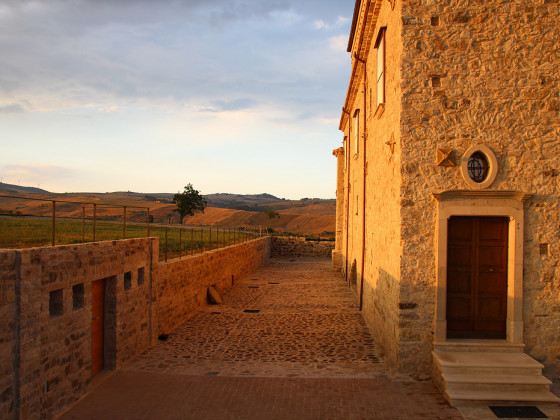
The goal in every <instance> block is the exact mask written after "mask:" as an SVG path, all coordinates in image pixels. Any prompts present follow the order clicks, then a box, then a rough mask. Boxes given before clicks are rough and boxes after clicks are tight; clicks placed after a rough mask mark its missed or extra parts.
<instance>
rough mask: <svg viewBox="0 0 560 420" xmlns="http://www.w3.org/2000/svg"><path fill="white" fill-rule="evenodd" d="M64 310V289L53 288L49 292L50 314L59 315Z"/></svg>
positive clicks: (51, 315)
mask: <svg viewBox="0 0 560 420" xmlns="http://www.w3.org/2000/svg"><path fill="white" fill-rule="evenodd" d="M63 312H64V305H63V293H62V289H58V290H53V291H52V292H50V293H49V315H50V317H51V319H52V318H56V317H59V316H61V315H62V314H63Z"/></svg>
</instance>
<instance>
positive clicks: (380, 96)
mask: <svg viewBox="0 0 560 420" xmlns="http://www.w3.org/2000/svg"><path fill="white" fill-rule="evenodd" d="M386 30H387V28H381V29H380V30H379V35H378V36H377V41H375V48H376V49H377V106H379V105H380V104H384V103H385V31H386Z"/></svg>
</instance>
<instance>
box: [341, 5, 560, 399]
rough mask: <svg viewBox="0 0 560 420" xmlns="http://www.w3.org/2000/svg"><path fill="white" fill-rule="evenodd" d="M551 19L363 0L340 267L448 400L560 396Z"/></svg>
mask: <svg viewBox="0 0 560 420" xmlns="http://www.w3.org/2000/svg"><path fill="white" fill-rule="evenodd" d="M559 6H560V4H559V2H558V0H530V1H526V0H523V1H522V0H509V1H503V0H474V1H473V0H454V1H437V0H357V1H356V6H355V10H354V18H353V22H352V29H351V33H350V39H349V43H348V52H350V53H351V59H352V72H351V78H350V84H349V87H348V93H347V96H346V100H345V102H344V104H343V109H342V115H341V118H340V126H339V128H340V130H341V131H343V133H344V142H343V147H341V148H339V149H336V150H335V151H334V152H333V154H334V155H335V156H336V157H337V163H338V164H337V167H338V182H337V183H338V185H337V199H338V201H337V244H336V249H335V251H334V252H333V262H334V265H335V267H336V268H337V269H339V270H341V271H342V273H343V274H344V277H345V279H346V280H347V281H348V283H349V284H350V285H351V286H352V287H354V288H355V290H356V296H357V299H359V303H360V306H361V308H362V310H363V314H364V317H365V318H366V320H367V322H368V324H369V326H370V328H371V329H372V332H373V334H374V336H375V337H376V339H377V342H378V344H379V345H380V346H381V347H382V348H383V351H384V354H385V357H386V359H387V361H388V362H389V364H390V365H391V366H392V368H393V369H394V370H395V371H396V372H402V373H405V374H411V375H413V376H415V377H417V378H429V377H433V379H434V380H435V382H436V383H437V384H438V386H440V387H441V390H442V392H444V395H445V396H446V398H447V399H448V400H449V401H450V402H451V403H452V404H459V403H461V402H464V401H468V400H494V401H508V400H517V401H533V402H539V401H541V402H546V401H548V402H555V401H556V402H557V401H558V399H557V398H556V397H554V395H553V394H551V393H550V392H549V390H548V389H549V388H548V384H549V383H550V382H549V381H548V380H547V379H546V378H545V377H543V376H541V374H540V372H541V369H542V368H543V365H544V368H545V371H544V372H545V374H546V375H547V376H549V377H550V376H556V377H557V376H558V375H559V373H560V241H559V238H560V188H559V183H558V180H559V176H558V175H559V173H560V113H559V110H560V73H559V72H558V68H559V67H560V7H559ZM535 359H536V360H535ZM537 361H538V362H540V363H538V362H537Z"/></svg>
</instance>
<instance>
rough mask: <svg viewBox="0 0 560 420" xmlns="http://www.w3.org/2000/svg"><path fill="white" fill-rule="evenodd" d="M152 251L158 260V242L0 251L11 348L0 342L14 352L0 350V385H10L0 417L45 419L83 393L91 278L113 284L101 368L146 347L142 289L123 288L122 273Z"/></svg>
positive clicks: (87, 372) (4, 316) (87, 368)
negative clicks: (108, 344) (109, 332)
mask: <svg viewBox="0 0 560 420" xmlns="http://www.w3.org/2000/svg"><path fill="white" fill-rule="evenodd" d="M154 244H155V245H154ZM154 249H155V252H156V255H155V258H156V261H157V243H155V241H154V240H151V239H133V240H128V241H114V242H99V243H94V244H88V245H68V246H57V247H49V248H32V249H24V250H18V251H4V252H0V267H1V268H0V270H2V276H1V279H2V289H3V293H2V296H3V298H2V301H3V302H7V301H9V303H10V305H9V306H6V305H2V313H1V320H2V322H1V323H0V324H1V325H2V327H3V328H9V330H10V331H11V333H12V334H13V343H14V344H12V345H9V344H7V342H2V344H1V345H2V346H3V347H4V346H8V345H9V346H11V347H12V349H13V350H12V351H11V352H10V351H9V350H8V348H7V347H6V351H4V350H3V351H2V360H3V361H4V360H5V358H6V359H7V357H8V354H10V356H9V357H10V362H9V363H4V362H3V363H2V369H5V368H6V367H8V366H9V367H13V369H10V372H6V371H5V370H2V378H1V379H0V383H2V384H3V383H4V381H5V380H8V381H10V378H13V382H12V387H11V392H9V391H8V389H7V388H5V389H4V390H3V391H4V393H3V394H2V395H3V398H2V405H1V406H0V417H2V418H7V415H8V414H10V416H11V417H12V418H22V419H23V418H38V417H39V415H40V416H42V417H51V416H52V415H53V413H55V412H56V411H57V410H59V409H60V408H61V407H65V406H67V405H69V404H71V403H72V402H73V401H75V400H76V399H77V398H79V396H80V395H82V394H83V393H84V392H85V391H86V389H87V386H88V385H89V383H90V381H91V318H92V315H91V310H92V309H91V304H92V300H91V287H92V286H91V284H92V282H93V281H95V280H99V279H104V278H107V277H112V278H114V279H115V284H114V295H113V296H112V298H113V299H114V300H115V301H116V304H117V306H116V308H115V312H114V314H115V318H114V320H113V321H114V323H113V325H112V326H111V328H112V329H113V331H114V340H113V341H112V349H111V351H108V352H106V357H108V359H107V360H106V361H105V363H106V365H108V366H113V367H114V366H119V365H120V364H122V363H123V362H124V361H126V360H127V359H128V358H129V357H131V356H132V355H134V354H136V353H138V352H140V351H142V350H143V349H145V348H146V347H147V346H148V345H149V343H150V336H149V329H148V327H147V326H146V325H143V324H144V321H143V320H147V319H149V312H148V310H147V309H148V305H142V304H140V303H141V302H143V303H145V302H147V301H148V300H149V292H148V290H149V289H148V285H147V283H146V284H145V285H144V286H143V287H137V286H136V284H134V285H132V287H131V289H130V290H127V291H125V290H124V286H123V276H124V273H125V272H127V271H132V272H136V271H137V270H138V268H140V267H146V265H147V264H149V262H150V259H151V258H152V255H153V253H154ZM14 261H15V263H14ZM4 290H6V291H7V292H8V293H7V294H5V293H4ZM14 291H15V293H14ZM78 295H79V296H78ZM10 318H11V320H10ZM7 320H10V321H8V322H5V321H7ZM3 333H4V332H3ZM6 333H7V331H6ZM7 373H9V374H7Z"/></svg>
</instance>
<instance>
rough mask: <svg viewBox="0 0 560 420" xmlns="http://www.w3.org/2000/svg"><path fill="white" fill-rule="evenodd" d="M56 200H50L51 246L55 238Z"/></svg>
mask: <svg viewBox="0 0 560 420" xmlns="http://www.w3.org/2000/svg"><path fill="white" fill-rule="evenodd" d="M55 232H56V201H54V200H53V202H52V246H54V244H55V239H56V233H55Z"/></svg>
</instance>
